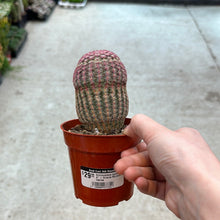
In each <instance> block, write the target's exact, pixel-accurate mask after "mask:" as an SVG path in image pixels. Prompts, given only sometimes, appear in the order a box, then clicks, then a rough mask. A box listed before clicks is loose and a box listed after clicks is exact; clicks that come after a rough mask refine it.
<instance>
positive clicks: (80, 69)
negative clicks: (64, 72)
mask: <svg viewBox="0 0 220 220" xmlns="http://www.w3.org/2000/svg"><path fill="white" fill-rule="evenodd" d="M126 83H127V73H126V69H125V67H124V65H123V63H122V62H121V61H120V58H119V57H118V56H117V55H116V54H114V53H113V52H110V51H107V50H96V51H92V52H89V53H87V54H85V55H84V56H82V57H81V59H80V60H79V62H78V64H77V67H76V69H75V71H74V74H73V85H74V87H75V96H76V112H77V115H78V117H79V120H80V122H81V123H82V124H83V127H84V128H85V129H86V130H87V131H91V132H93V133H96V132H97V131H98V132H100V133H102V134H118V133H120V132H121V130H122V128H123V127H124V121H125V118H126V116H127V114H128V96H127V90H126Z"/></svg>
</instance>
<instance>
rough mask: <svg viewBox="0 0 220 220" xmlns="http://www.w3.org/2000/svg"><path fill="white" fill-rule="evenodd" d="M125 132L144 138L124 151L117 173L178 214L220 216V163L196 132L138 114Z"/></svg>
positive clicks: (137, 137)
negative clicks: (160, 200)
mask: <svg viewBox="0 0 220 220" xmlns="http://www.w3.org/2000/svg"><path fill="white" fill-rule="evenodd" d="M124 133H125V134H126V135H128V136H130V137H132V138H133V139H135V140H136V142H139V141H140V140H143V142H140V143H139V144H138V145H137V146H135V147H134V148H131V149H128V150H126V151H124V152H122V154H121V157H122V158H121V159H120V160H119V161H117V163H116V164H115V166H114V168H115V170H116V172H118V173H119V174H123V175H124V176H125V178H126V179H128V180H129V181H133V182H134V183H135V184H136V186H137V188H138V189H139V190H140V191H141V192H143V193H145V194H148V195H151V196H154V197H156V198H159V199H162V200H165V202H166V205H167V207H168V208H169V209H170V210H171V211H172V212H173V213H174V214H176V216H178V217H180V218H183V219H200V218H202V219H219V218H220V211H219V208H218V206H219V204H220V187H219V186H220V162H219V161H218V159H217V158H216V157H215V155H214V154H213V153H212V151H211V150H210V148H209V146H208V144H207V143H206V142H205V141H204V139H203V138H202V137H201V135H200V134H199V132H198V131H196V130H195V129H192V128H181V129H179V130H177V131H171V130H169V129H168V128H166V127H164V126H162V125H160V124H158V123H156V122H155V121H153V120H152V119H150V118H148V117H147V116H145V115H136V116H134V117H133V118H132V120H131V123H130V125H129V126H128V127H127V128H126V129H125V132H124ZM217 216H218V218H216V217H217Z"/></svg>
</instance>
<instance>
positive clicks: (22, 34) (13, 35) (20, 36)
mask: <svg viewBox="0 0 220 220" xmlns="http://www.w3.org/2000/svg"><path fill="white" fill-rule="evenodd" d="M7 37H8V39H9V45H8V48H9V50H10V51H11V54H12V57H16V56H17V54H18V52H19V50H20V48H21V46H22V45H23V43H24V41H25V39H26V37H27V31H26V30H25V29H24V28H18V27H17V26H13V25H12V26H11V28H10V31H9V33H8V35H7Z"/></svg>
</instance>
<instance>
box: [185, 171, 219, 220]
mask: <svg viewBox="0 0 220 220" xmlns="http://www.w3.org/2000/svg"><path fill="white" fill-rule="evenodd" d="M211 173H212V172H211ZM219 173H220V169H219V170H218V174H217V173H216V175H214V176H213V173H212V174H210V172H209V173H208V172H207V173H202V174H200V175H197V177H196V178H195V179H194V180H195V181H191V183H190V184H188V186H187V185H186V186H185V187H184V190H183V195H184V200H185V207H186V210H187V211H189V212H190V213H186V210H184V212H183V216H181V217H182V219H189V218H188V217H189V216H191V217H192V218H190V219H196V220H197V219H201V220H209V219H220V209H219V204H220V174H219ZM186 216H187V217H186Z"/></svg>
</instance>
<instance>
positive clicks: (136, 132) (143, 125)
mask: <svg viewBox="0 0 220 220" xmlns="http://www.w3.org/2000/svg"><path fill="white" fill-rule="evenodd" d="M164 132H166V133H167V132H169V133H170V130H169V129H168V128H166V127H164V126H163V125H160V124H159V123H157V122H156V121H154V120H152V119H151V118H149V117H147V116H146V115H143V114H137V115H135V116H134V117H133V118H132V119H131V122H130V124H129V125H128V126H127V127H126V128H125V130H124V132H123V133H124V134H125V135H127V136H129V137H131V138H132V139H134V140H139V141H140V140H141V139H142V140H144V142H145V143H146V144H149V143H150V142H151V141H152V140H153V139H154V138H155V137H156V136H157V135H158V134H159V133H163V134H164Z"/></svg>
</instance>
